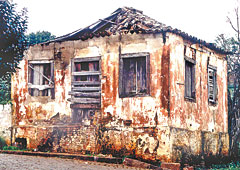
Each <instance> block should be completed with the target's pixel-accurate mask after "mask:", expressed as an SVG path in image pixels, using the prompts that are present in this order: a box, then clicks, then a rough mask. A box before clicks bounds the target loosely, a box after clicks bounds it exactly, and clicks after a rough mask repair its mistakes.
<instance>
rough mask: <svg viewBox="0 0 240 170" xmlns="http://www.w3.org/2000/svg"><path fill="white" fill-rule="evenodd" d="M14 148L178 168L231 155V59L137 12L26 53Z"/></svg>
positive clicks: (121, 12) (124, 11)
mask: <svg viewBox="0 0 240 170" xmlns="http://www.w3.org/2000/svg"><path fill="white" fill-rule="evenodd" d="M20 68H21V69H19V70H18V71H17V73H16V74H14V76H13V78H12V98H13V142H14V141H15V140H17V141H18V142H20V143H22V144H24V145H26V146H27V147H28V148H38V149H39V150H42V151H44V150H50V151H53V152H72V153H73V152H74V153H75V152H77V153H103V154H112V155H113V156H121V155H132V156H136V157H140V158H143V159H151V160H164V161H178V160H180V159H181V158H182V157H183V155H184V154H185V155H186V153H187V154H192V155H201V154H227V153H228V133H227V132H228V129H227V127H228V114H227V111H228V110H227V62H226V59H225V52H224V51H223V50H221V49H219V48H217V47H216V46H214V45H213V44H211V43H206V42H205V41H202V40H199V39H197V38H196V37H193V36H190V35H188V34H187V33H185V32H182V31H180V30H178V29H173V28H171V27H168V26H166V25H164V24H162V23H160V22H158V21H156V20H154V19H152V18H150V17H148V16H146V15H144V14H143V12H142V11H139V10H136V9H133V8H128V7H124V8H119V9H117V10H116V11H115V12H113V13H112V14H111V15H110V16H109V17H107V18H104V19H100V20H98V21H97V22H96V23H94V24H92V25H90V26H88V27H86V28H83V29H79V30H77V31H75V32H73V33H70V34H67V35H65V36H62V37H59V38H56V39H55V40H53V41H49V42H46V43H43V44H37V45H34V46H31V47H30V48H29V49H28V50H27V51H26V56H25V58H24V60H22V61H21V63H20Z"/></svg>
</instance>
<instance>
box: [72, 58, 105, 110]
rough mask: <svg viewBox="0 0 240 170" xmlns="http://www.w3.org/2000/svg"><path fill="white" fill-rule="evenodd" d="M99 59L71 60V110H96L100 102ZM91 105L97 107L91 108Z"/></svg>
mask: <svg viewBox="0 0 240 170" xmlns="http://www.w3.org/2000/svg"><path fill="white" fill-rule="evenodd" d="M99 62H100V57H89V58H76V59H73V60H72V90H71V92H70V95H71V96H72V97H71V103H72V108H92V107H94V108H98V107H99V105H100V102H101V83H100V75H101V72H100V67H99V65H100V64H99ZM92 104H94V105H97V106H92Z"/></svg>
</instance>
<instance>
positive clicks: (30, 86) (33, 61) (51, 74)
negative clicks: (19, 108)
mask: <svg viewBox="0 0 240 170" xmlns="http://www.w3.org/2000/svg"><path fill="white" fill-rule="evenodd" d="M34 64H35V65H41V64H50V76H51V78H50V80H51V83H50V84H43V85H34V84H32V83H30V82H29V81H30V80H29V74H30V73H29V69H32V68H31V66H30V65H34ZM41 74H43V73H41ZM28 88H29V89H32V88H36V89H39V90H40V89H51V95H50V96H51V98H52V99H54V98H55V83H54V60H28ZM30 95H31V94H30ZM31 96H32V95H31ZM32 97H47V96H40V95H38V96H32Z"/></svg>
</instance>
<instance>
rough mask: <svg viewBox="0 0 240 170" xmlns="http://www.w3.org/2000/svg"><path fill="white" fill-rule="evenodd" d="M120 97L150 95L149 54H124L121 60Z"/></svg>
mask: <svg viewBox="0 0 240 170" xmlns="http://www.w3.org/2000/svg"><path fill="white" fill-rule="evenodd" d="M119 83H120V84H119V94H120V97H132V96H143V95H146V94H149V54H148V53H134V54H124V55H122V56H121V59H120V81H119Z"/></svg>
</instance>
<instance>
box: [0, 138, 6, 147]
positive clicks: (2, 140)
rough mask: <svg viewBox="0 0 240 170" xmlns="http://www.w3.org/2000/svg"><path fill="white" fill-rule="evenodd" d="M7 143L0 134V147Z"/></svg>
mask: <svg viewBox="0 0 240 170" xmlns="http://www.w3.org/2000/svg"><path fill="white" fill-rule="evenodd" d="M6 145H7V144H6V141H5V139H4V138H2V137H1V136H0V149H3V148H4V147H5V146H6Z"/></svg>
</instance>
